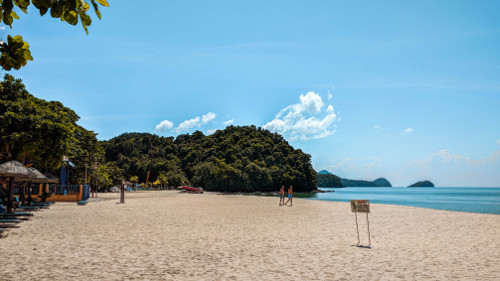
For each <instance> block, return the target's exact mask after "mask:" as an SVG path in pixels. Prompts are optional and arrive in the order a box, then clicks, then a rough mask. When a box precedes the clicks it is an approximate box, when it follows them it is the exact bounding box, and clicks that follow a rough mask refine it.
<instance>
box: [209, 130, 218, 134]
mask: <svg viewBox="0 0 500 281" xmlns="http://www.w3.org/2000/svg"><path fill="white" fill-rule="evenodd" d="M215 132H217V129H210V130H208V131H207V135H211V134H213V133H215Z"/></svg>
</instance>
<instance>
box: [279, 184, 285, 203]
mask: <svg viewBox="0 0 500 281" xmlns="http://www.w3.org/2000/svg"><path fill="white" fill-rule="evenodd" d="M283 204H285V185H282V186H281V189H280V206H282V205H283Z"/></svg>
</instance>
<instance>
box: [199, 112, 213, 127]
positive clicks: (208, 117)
mask: <svg viewBox="0 0 500 281" xmlns="http://www.w3.org/2000/svg"><path fill="white" fill-rule="evenodd" d="M216 116H217V115H216V114H215V113H213V112H209V113H207V114H205V115H203V116H202V117H201V124H207V123H208V122H210V121H211V120H214V119H215V117H216Z"/></svg>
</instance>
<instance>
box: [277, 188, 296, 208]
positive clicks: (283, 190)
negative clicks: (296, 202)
mask: <svg viewBox="0 0 500 281" xmlns="http://www.w3.org/2000/svg"><path fill="white" fill-rule="evenodd" d="M292 197H293V194H292V186H291V185H290V188H288V201H286V203H285V185H282V186H281V189H280V206H282V205H285V206H286V204H288V202H290V207H291V206H292Z"/></svg>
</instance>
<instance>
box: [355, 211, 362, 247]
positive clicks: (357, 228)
mask: <svg viewBox="0 0 500 281" xmlns="http://www.w3.org/2000/svg"><path fill="white" fill-rule="evenodd" d="M354 215H355V216H356V231H357V232H358V246H359V243H361V241H359V227H358V212H355V213H354Z"/></svg>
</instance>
